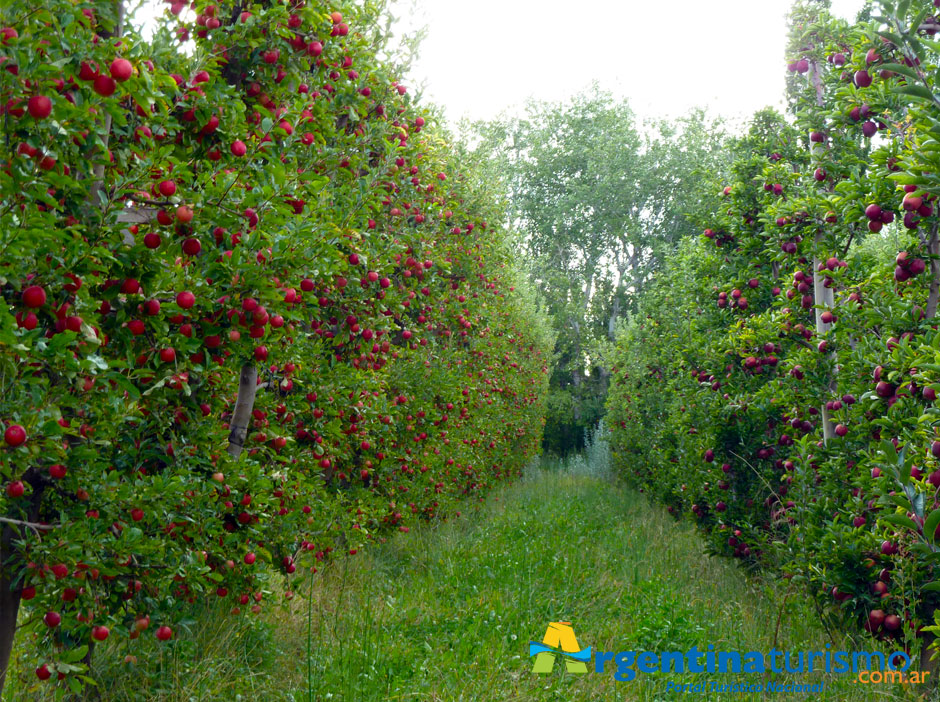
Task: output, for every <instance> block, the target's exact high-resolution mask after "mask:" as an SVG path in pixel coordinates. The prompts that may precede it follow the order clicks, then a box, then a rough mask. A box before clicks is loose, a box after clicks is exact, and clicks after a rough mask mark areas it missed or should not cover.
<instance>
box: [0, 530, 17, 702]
mask: <svg viewBox="0 0 940 702" xmlns="http://www.w3.org/2000/svg"><path fill="white" fill-rule="evenodd" d="M13 533H14V530H13V527H10V526H5V527H3V531H2V535H0V697H2V696H3V686H4V684H5V683H6V677H7V668H8V667H9V664H10V653H11V652H12V651H13V638H14V636H15V635H16V616H17V614H18V613H19V611H20V595H21V594H22V589H21V588H16V589H14V587H13V583H12V581H11V580H10V577H11V576H10V574H8V573H7V569H9V568H10V565H11V564H10V563H9V561H11V560H15V557H14V558H12V559H11V556H14V553H13V549H12V546H11V542H12V540H13ZM4 563H6V564H7V565H6V566H5V567H4V566H2V564H4Z"/></svg>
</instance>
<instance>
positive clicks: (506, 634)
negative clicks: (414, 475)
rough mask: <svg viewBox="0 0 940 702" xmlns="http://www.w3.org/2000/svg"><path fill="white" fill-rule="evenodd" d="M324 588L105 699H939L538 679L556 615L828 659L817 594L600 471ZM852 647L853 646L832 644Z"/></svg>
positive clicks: (113, 674) (174, 652)
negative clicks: (535, 662) (536, 663)
mask: <svg viewBox="0 0 940 702" xmlns="http://www.w3.org/2000/svg"><path fill="white" fill-rule="evenodd" d="M316 578H317V579H316V580H315V581H314V583H313V587H312V590H307V589H304V591H302V592H300V591H299V592H298V595H297V597H296V598H295V599H294V601H293V604H292V611H290V612H281V613H279V614H275V613H273V612H272V613H271V614H268V615H264V616H267V617H268V618H267V619H258V620H255V622H254V623H252V624H250V625H244V624H242V625H239V624H238V623H237V622H239V621H243V620H239V619H238V618H231V617H227V616H225V615H223V614H222V613H221V610H217V611H216V610H213V612H211V613H208V614H205V615H203V616H202V617H200V618H199V621H198V622H197V623H196V624H195V626H194V627H193V628H192V634H191V637H192V638H191V640H190V641H189V642H188V643H187V642H185V641H184V640H183V637H181V640H180V641H179V642H177V643H176V644H175V646H176V648H171V649H169V651H168V652H165V653H164V659H163V661H162V668H160V669H159V670H157V671H156V672H154V673H151V674H149V675H147V676H145V675H144V674H143V671H142V669H135V667H134V666H127V665H124V664H122V663H121V662H120V661H121V659H122V658H123V651H122V650H119V649H115V650H113V651H111V652H110V654H109V656H110V658H111V659H112V660H114V661H115V662H114V663H112V664H109V667H108V668H107V669H104V670H101V669H99V673H100V674H101V675H102V678H103V680H104V681H106V682H104V684H103V688H104V689H103V690H102V692H103V695H102V698H103V699H105V700H119V699H120V700H123V699H164V700H179V701H182V700H199V701H200V702H202V701H204V700H238V699H244V700H264V701H268V700H272V701H273V700H285V701H286V700H291V701H294V702H300V701H301V700H307V699H313V700H349V701H350V702H366V701H369V700H426V701H431V700H446V701H450V700H455V701H456V700H467V701H468V702H469V701H474V702H476V701H481V700H487V701H488V700H573V699H582V700H589V699H609V700H650V701H652V700H672V699H693V698H698V699H707V700H725V699H734V700H749V699H765V698H767V697H770V698H771V699H773V698H776V699H797V698H798V699H824V700H872V699H926V698H925V697H915V696H914V693H913V691H912V690H913V688H912V690H908V691H905V690H903V689H902V688H900V687H897V686H891V685H883V686H882V685H879V686H874V685H870V686H861V685H858V684H855V683H852V682H851V680H852V678H853V677H854V676H851V675H842V676H838V675H834V676H831V677H829V678H827V679H826V680H825V683H826V689H825V691H824V693H823V694H821V695H819V694H802V695H787V694H783V693H780V694H778V695H766V694H764V695H748V694H724V695H723V694H715V693H709V694H699V695H696V696H692V695H688V696H686V695H681V694H677V693H675V692H671V693H666V692H665V686H666V682H667V681H668V680H672V681H675V682H690V681H691V682H696V681H701V680H708V681H711V680H714V681H717V682H748V683H754V682H765V679H762V678H761V677H760V676H757V675H753V674H751V675H743V674H742V675H715V674H712V675H708V674H702V675H698V676H695V675H689V674H686V675H676V674H656V675H649V674H640V675H639V676H638V678H637V679H636V680H634V681H632V682H616V681H615V680H614V677H613V672H614V671H613V667H614V666H613V665H612V664H611V667H610V668H608V671H607V672H605V673H604V674H598V673H595V672H590V673H588V674H586V675H573V674H567V673H566V672H565V671H564V666H563V665H561V664H557V665H556V666H555V670H554V671H553V672H552V673H551V674H548V675H536V674H533V673H532V672H531V666H532V661H531V660H530V659H529V658H528V655H527V654H528V642H529V640H541V638H542V636H543V635H544V633H545V628H546V625H547V623H548V622H549V621H570V622H572V624H573V627H574V630H575V632H576V634H577V636H578V641H579V644H580V645H581V646H585V647H586V646H592V647H593V648H594V649H595V650H597V649H601V650H605V651H619V650H644V649H645V650H653V651H657V650H658V651H665V650H679V651H685V650H687V649H689V648H690V647H691V646H693V645H695V646H698V647H699V649H704V648H707V646H708V644H714V646H715V649H716V650H738V651H764V652H766V651H769V650H770V649H771V647H774V646H776V648H777V649H780V650H790V651H816V650H824V649H825V645H826V643H827V642H828V641H829V639H828V638H827V636H826V634H825V632H824V631H822V629H821V627H820V626H819V625H818V624H817V617H816V614H815V612H814V611H813V609H812V605H811V603H809V602H808V601H807V600H806V598H805V597H804V596H803V595H801V594H798V593H795V592H791V593H788V592H787V590H786V589H785V588H786V587H787V585H786V583H782V582H779V581H767V582H761V581H754V580H751V581H749V580H747V579H746V578H745V577H744V575H743V574H742V573H741V571H740V570H739V569H738V568H737V567H736V566H735V565H734V564H733V563H731V562H728V561H724V560H720V559H714V558H710V557H708V556H705V555H703V553H702V542H701V541H700V540H699V538H698V537H697V536H696V535H695V533H694V531H692V529H691V528H690V527H688V526H686V525H681V524H680V525H677V524H676V523H675V522H674V521H673V520H672V519H671V518H669V517H668V516H667V515H666V514H665V513H664V512H663V511H661V510H660V509H659V508H656V507H652V506H650V505H649V504H648V503H647V502H646V501H645V499H644V498H643V497H642V496H639V495H636V494H635V493H632V492H630V491H627V490H624V489H622V488H619V487H616V486H614V485H612V484H611V483H610V482H608V481H605V480H602V479H600V478H598V477H594V476H592V475H590V471H581V472H580V474H577V475H573V474H572V473H571V472H559V471H557V470H556V471H537V472H536V473H535V474H534V475H533V476H529V477H528V478H527V479H526V480H525V481H522V482H520V483H519V484H517V485H514V486H511V487H508V488H506V489H504V490H502V491H500V492H499V493H498V494H496V495H495V496H493V497H492V498H491V499H490V500H489V502H488V503H487V504H485V505H484V506H482V507H481V508H480V509H479V510H475V511H474V513H473V514H469V515H465V516H463V517H461V518H459V519H457V520H455V521H452V522H450V523H447V524H443V525H440V526H438V527H437V528H427V529H419V530H414V531H412V532H411V533H410V534H407V535H401V537H398V538H395V539H393V540H391V541H390V542H389V543H387V544H385V545H383V546H379V547H376V548H373V549H371V550H370V551H368V552H367V553H365V554H360V555H357V556H355V557H353V558H350V559H347V560H346V561H345V562H343V563H338V564H336V566H335V567H333V568H330V569H328V570H327V572H326V573H324V574H322V575H317V576H316ZM311 594H312V598H313V599H312V600H311V599H309V597H310V595H311ZM308 607H312V618H309V619H308ZM778 618H779V619H780V626H779V630H778V629H777V621H778ZM308 626H310V633H311V641H312V650H313V656H312V657H311V658H310V659H309V660H308V657H307V636H308ZM148 645H149V644H148ZM843 647H844V649H843V650H849V651H851V650H855V648H857V645H853V644H851V643H848V642H844V641H839V642H838V643H837V644H836V645H834V646H833V649H841V648H843ZM102 653H104V652H102ZM99 661H101V659H99ZM101 662H102V663H103V662H104V661H101ZM308 666H309V668H310V670H311V673H312V675H311V677H310V681H311V683H312V689H311V690H310V694H311V696H310V697H308ZM589 669H590V670H593V666H589ZM778 679H779V680H780V681H784V682H786V681H790V682H800V683H806V682H815V681H816V678H815V677H814V676H809V675H807V676H796V677H795V678H786V677H779V678H778ZM918 692H920V691H918ZM922 692H923V693H926V692H927V689H926V686H924V690H923V691H922ZM23 699H37V698H36V697H35V696H29V697H24V698H23Z"/></svg>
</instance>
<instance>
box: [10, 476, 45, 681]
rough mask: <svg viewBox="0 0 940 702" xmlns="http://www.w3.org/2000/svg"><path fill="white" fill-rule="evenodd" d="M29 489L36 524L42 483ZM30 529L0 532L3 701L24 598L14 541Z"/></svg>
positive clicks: (31, 517) (15, 527)
mask: <svg viewBox="0 0 940 702" xmlns="http://www.w3.org/2000/svg"><path fill="white" fill-rule="evenodd" d="M30 485H32V487H33V493H32V495H30V498H29V499H30V506H29V516H28V521H29V522H37V521H38V520H39V506H40V504H41V503H42V493H43V491H44V488H43V486H42V484H41V483H36V484H34V483H32V482H31V483H30ZM29 528H32V527H29V526H26V525H21V524H14V523H13V522H12V521H10V522H6V523H4V525H3V527H2V529H0V698H2V697H3V687H4V685H5V684H6V677H7V670H8V668H9V665H10V654H11V653H12V652H13V640H14V638H15V637H16V617H17V615H18V614H19V611H20V601H21V598H22V594H23V587H22V584H18V585H14V584H13V580H14V578H15V577H16V575H17V573H16V568H15V565H16V563H22V554H21V553H20V552H19V551H18V550H17V549H16V548H15V547H14V545H13V540H14V539H15V538H16V537H17V535H18V534H19V533H20V530H22V529H29Z"/></svg>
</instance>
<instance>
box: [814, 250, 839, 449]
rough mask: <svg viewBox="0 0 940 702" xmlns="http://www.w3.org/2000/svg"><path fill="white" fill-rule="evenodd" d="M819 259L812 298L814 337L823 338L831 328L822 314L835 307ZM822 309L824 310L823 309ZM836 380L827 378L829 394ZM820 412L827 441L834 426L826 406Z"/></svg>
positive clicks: (816, 264)
mask: <svg viewBox="0 0 940 702" xmlns="http://www.w3.org/2000/svg"><path fill="white" fill-rule="evenodd" d="M818 243H819V238H818V237H817V245H818ZM819 264H820V261H819V257H818V256H814V257H813V298H814V300H815V302H816V335H817V336H823V335H824V334H825V333H826V332H828V331H829V329H830V328H832V324H826V323H825V322H823V321H822V314H823V312H825V311H826V310H830V311H831V310H832V309H833V308H834V306H835V295H834V294H833V290H832V288H827V287H826V286H825V285H824V284H823V278H824V277H825V276H824V275H823V273H822V271H820V270H819ZM823 308H824V309H823ZM829 357H830V358H833V359H834V358H835V352H833V353H831V354H830V355H829ZM836 388H837V385H836V378H835V375H832V376H831V377H830V378H829V384H828V388H827V389H828V390H829V392H830V393H833V392H835V391H836ZM820 409H821V411H822V420H823V440H824V441H827V442H828V441H829V440H830V439H832V438H833V437H834V436H835V426H834V424H833V422H832V419H831V418H830V416H829V410H828V409H826V405H825V404H823V405H822V407H821V408H820Z"/></svg>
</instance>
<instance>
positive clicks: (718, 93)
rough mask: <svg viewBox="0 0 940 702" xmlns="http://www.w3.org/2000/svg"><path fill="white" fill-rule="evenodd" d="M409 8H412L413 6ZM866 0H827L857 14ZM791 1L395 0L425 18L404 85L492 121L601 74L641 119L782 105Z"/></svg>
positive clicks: (416, 20)
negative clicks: (408, 83) (422, 36)
mask: <svg viewBox="0 0 940 702" xmlns="http://www.w3.org/2000/svg"><path fill="white" fill-rule="evenodd" d="M412 4H413V5H416V6H417V11H415V10H414V8H412V7H410V5H412ZM862 5H863V0H833V2H832V7H833V12H834V13H835V14H837V15H839V16H842V17H844V18H846V19H850V20H854V18H855V15H856V13H857V12H858V10H859V9H860V8H861V7H862ZM789 6H790V2H789V0H659V1H655V0H580V1H578V2H571V0H400V2H399V5H398V7H397V12H396V14H397V15H398V16H399V18H400V20H399V21H400V24H399V26H401V27H403V28H407V29H413V28H417V27H421V26H425V25H426V26H427V30H428V33H427V37H426V38H425V40H424V42H423V44H422V46H421V52H420V57H419V58H418V60H417V61H416V63H415V65H414V67H413V71H412V76H411V83H412V84H419V85H420V84H421V83H422V82H423V83H424V84H425V86H426V90H425V93H424V94H425V95H426V96H427V97H428V98H430V99H431V100H433V101H434V102H436V103H438V104H440V105H442V106H443V107H444V108H445V109H446V111H447V116H448V119H449V120H451V121H456V120H458V119H459V118H461V117H464V116H468V117H470V118H473V119H489V118H492V117H495V116H496V115H497V114H499V113H500V112H501V111H502V110H509V111H511V112H514V111H515V110H514V109H512V108H513V107H514V106H518V105H520V104H522V103H523V102H524V100H525V98H526V97H528V96H533V97H535V98H537V99H543V100H560V99H564V98H566V97H568V96H570V95H572V94H573V93H576V92H578V91H579V90H581V89H583V88H585V87H587V86H589V85H590V83H591V82H592V81H593V80H597V81H598V82H599V83H600V85H601V87H602V88H605V89H607V90H610V91H611V92H613V93H614V94H615V95H618V96H622V97H627V98H628V99H629V100H630V102H631V104H632V106H633V108H634V110H635V111H636V112H637V113H638V114H640V115H641V116H648V117H652V116H670V117H675V116H677V115H679V114H681V113H683V112H684V111H686V110H688V109H690V108H692V107H695V106H704V107H708V108H709V111H710V112H711V113H712V114H716V115H722V116H725V117H728V118H732V119H734V118H738V119H740V118H746V117H748V116H749V115H750V114H751V113H753V112H754V111H755V110H758V109H761V108H762V107H765V106H768V105H773V106H778V107H781V106H782V97H783V94H784V79H785V78H784V77H785V75H786V62H785V56H784V49H785V45H786V37H787V27H786V21H785V17H786V12H787V9H788V8H789Z"/></svg>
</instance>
